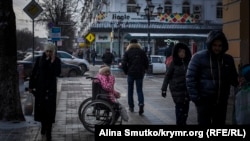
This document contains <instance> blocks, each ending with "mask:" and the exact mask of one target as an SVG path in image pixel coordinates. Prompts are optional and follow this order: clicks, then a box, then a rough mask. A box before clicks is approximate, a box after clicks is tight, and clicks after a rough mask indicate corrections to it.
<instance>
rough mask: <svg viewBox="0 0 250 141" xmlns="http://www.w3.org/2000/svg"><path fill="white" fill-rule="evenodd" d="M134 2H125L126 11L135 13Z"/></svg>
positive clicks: (129, 0)
mask: <svg viewBox="0 0 250 141" xmlns="http://www.w3.org/2000/svg"><path fill="white" fill-rule="evenodd" d="M135 7H136V2H135V0H128V3H127V12H128V13H136V8H135Z"/></svg>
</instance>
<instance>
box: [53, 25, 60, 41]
mask: <svg viewBox="0 0 250 141" xmlns="http://www.w3.org/2000/svg"><path fill="white" fill-rule="evenodd" d="M51 39H52V41H59V40H61V27H52V28H51Z"/></svg>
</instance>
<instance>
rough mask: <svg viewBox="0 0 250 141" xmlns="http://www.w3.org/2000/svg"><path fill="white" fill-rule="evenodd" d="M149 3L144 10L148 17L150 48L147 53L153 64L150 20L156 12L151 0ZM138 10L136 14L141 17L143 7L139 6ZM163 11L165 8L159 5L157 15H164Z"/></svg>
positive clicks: (148, 0)
mask: <svg viewBox="0 0 250 141" xmlns="http://www.w3.org/2000/svg"><path fill="white" fill-rule="evenodd" d="M146 2H147V5H146V8H145V9H144V12H145V16H146V17H147V20H148V29H147V30H148V47H147V53H148V59H149V62H150V63H151V59H150V54H151V49H150V40H151V39H150V18H151V16H154V15H153V12H154V7H155V6H154V5H153V4H152V1H151V0H146ZM135 8H136V13H137V15H139V13H140V9H141V7H140V6H139V5H138V4H137V6H136V7H135ZM162 10H163V8H162V7H161V5H159V7H158V8H157V13H158V15H160V14H161V13H162Z"/></svg>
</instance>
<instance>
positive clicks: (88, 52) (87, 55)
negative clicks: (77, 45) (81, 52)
mask: <svg viewBox="0 0 250 141" xmlns="http://www.w3.org/2000/svg"><path fill="white" fill-rule="evenodd" d="M85 53H86V59H87V61H88V62H90V50H89V48H87V50H86V52H85Z"/></svg>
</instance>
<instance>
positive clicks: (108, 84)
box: [96, 73, 120, 103]
mask: <svg viewBox="0 0 250 141" xmlns="http://www.w3.org/2000/svg"><path fill="white" fill-rule="evenodd" d="M96 78H98V79H99V80H100V83H101V86H102V88H103V89H104V90H105V91H107V92H108V94H109V96H108V98H109V100H110V101H111V102H113V103H115V102H116V98H119V97H120V95H119V93H118V92H117V91H115V88H114V85H115V77H114V76H113V75H109V76H106V75H102V74H100V73H98V74H97V75H96Z"/></svg>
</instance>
